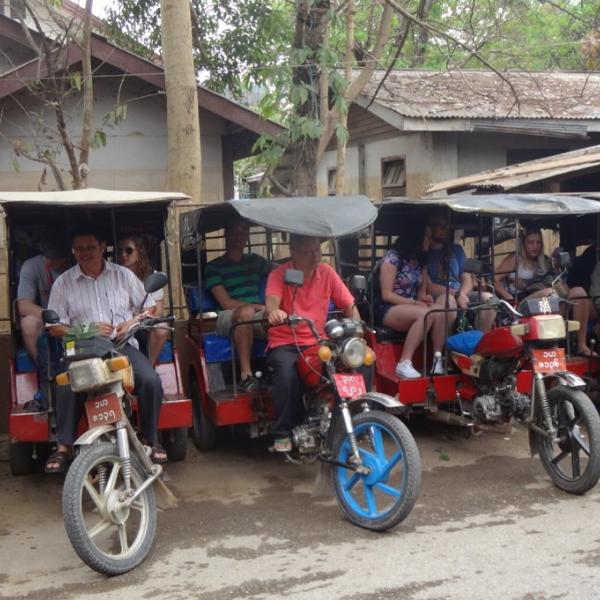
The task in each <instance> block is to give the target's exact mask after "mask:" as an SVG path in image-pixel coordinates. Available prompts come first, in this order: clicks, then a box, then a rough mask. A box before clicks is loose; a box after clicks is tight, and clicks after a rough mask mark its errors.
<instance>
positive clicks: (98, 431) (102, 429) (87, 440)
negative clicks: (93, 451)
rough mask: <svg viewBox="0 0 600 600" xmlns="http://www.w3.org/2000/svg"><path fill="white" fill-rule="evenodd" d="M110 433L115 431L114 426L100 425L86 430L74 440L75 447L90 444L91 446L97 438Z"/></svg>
mask: <svg viewBox="0 0 600 600" xmlns="http://www.w3.org/2000/svg"><path fill="white" fill-rule="evenodd" d="M110 431H115V426H114V425H100V426H99V427H93V428H92V429H88V430H87V431H86V432H85V433H83V434H81V435H80V436H79V437H78V438H77V439H76V440H75V446H89V445H90V444H93V443H94V442H95V441H96V440H97V439H98V438H99V437H102V436H103V435H105V434H107V433H109V432H110Z"/></svg>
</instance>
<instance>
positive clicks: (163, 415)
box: [158, 398, 192, 429]
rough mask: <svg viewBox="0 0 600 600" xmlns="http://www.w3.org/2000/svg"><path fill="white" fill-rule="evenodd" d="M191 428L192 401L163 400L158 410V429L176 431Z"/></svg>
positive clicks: (182, 399) (186, 399)
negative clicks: (180, 428)
mask: <svg viewBox="0 0 600 600" xmlns="http://www.w3.org/2000/svg"><path fill="white" fill-rule="evenodd" d="M191 426H192V401H191V400H190V399H189V398H171V399H167V398H165V400H164V401H163V403H162V406H161V408H160V418H159V420H158V428H159V429H176V428H179V427H191Z"/></svg>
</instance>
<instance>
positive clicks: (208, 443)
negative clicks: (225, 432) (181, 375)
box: [190, 377, 217, 452]
mask: <svg viewBox="0 0 600 600" xmlns="http://www.w3.org/2000/svg"><path fill="white" fill-rule="evenodd" d="M190 396H191V398H192V441H193V442H194V445H195V446H196V448H198V450H200V451H201V452H207V451H209V450H214V449H215V447H216V445H217V428H216V426H215V424H214V423H213V422H212V421H211V420H210V419H209V418H208V416H207V415H206V414H205V413H204V411H203V410H202V402H201V399H200V390H199V389H198V381H197V380H196V378H195V377H191V378H190Z"/></svg>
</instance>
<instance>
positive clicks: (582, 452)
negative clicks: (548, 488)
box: [534, 386, 600, 494]
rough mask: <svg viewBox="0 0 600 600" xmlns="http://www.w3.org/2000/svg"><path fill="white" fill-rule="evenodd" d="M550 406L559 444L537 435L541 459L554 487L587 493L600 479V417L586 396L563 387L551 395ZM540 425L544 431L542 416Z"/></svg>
mask: <svg viewBox="0 0 600 600" xmlns="http://www.w3.org/2000/svg"><path fill="white" fill-rule="evenodd" d="M548 403H549V405H550V413H551V415H552V423H553V425H554V427H555V428H556V430H557V432H558V436H557V437H558V438H559V440H560V441H559V442H553V441H551V440H549V439H548V438H545V437H544V436H542V435H539V434H534V439H535V444H536V449H537V451H538V453H539V455H540V460H541V461H542V465H543V466H544V469H545V470H546V473H548V475H549V477H550V479H551V480H552V482H553V483H554V485H556V486H557V487H559V488H560V489H561V490H564V491H565V492H568V493H569V494H584V493H585V492H587V491H588V490H590V489H592V488H593V487H594V486H595V485H596V483H597V482H598V480H599V479H600V416H599V415H598V411H597V410H596V408H595V407H594V405H593V403H592V401H591V400H590V399H589V398H588V396H587V395H586V394H584V393H583V392H581V391H579V390H572V389H569V388H567V387H564V386H557V387H555V388H553V389H551V390H550V391H549V392H548ZM538 425H539V426H540V427H544V428H545V426H544V424H543V419H542V418H541V417H540V418H539V420H538ZM582 459H583V464H582Z"/></svg>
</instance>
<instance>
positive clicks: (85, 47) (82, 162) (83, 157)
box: [79, 0, 94, 188]
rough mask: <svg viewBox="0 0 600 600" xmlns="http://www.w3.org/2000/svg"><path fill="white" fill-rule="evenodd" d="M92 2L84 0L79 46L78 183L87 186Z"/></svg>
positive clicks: (91, 104)
mask: <svg viewBox="0 0 600 600" xmlns="http://www.w3.org/2000/svg"><path fill="white" fill-rule="evenodd" d="M92 2H93V0H86V3H85V16H84V20H83V32H82V41H81V48H82V54H83V61H82V63H83V68H82V72H83V126H82V128H81V141H80V142H79V175H80V177H81V179H80V182H79V185H80V187H82V188H85V187H87V176H88V173H89V165H88V163H89V156H90V140H91V136H92V127H93V118H94V117H93V114H94V86H93V83H92V51H91V48H92Z"/></svg>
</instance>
